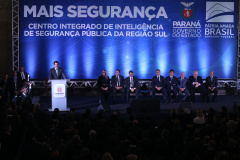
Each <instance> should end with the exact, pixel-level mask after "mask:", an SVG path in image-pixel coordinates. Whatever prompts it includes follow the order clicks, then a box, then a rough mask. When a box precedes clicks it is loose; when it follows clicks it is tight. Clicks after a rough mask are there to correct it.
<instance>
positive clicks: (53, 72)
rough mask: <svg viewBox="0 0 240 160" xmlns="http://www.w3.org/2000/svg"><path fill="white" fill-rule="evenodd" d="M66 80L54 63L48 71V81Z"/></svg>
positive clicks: (60, 69) (57, 64)
mask: <svg viewBox="0 0 240 160" xmlns="http://www.w3.org/2000/svg"><path fill="white" fill-rule="evenodd" d="M62 78H63V79H67V78H66V76H65V73H64V71H63V69H62V68H60V67H59V62H58V61H55V62H54V67H53V68H51V69H50V73H49V79H50V80H51V79H62Z"/></svg>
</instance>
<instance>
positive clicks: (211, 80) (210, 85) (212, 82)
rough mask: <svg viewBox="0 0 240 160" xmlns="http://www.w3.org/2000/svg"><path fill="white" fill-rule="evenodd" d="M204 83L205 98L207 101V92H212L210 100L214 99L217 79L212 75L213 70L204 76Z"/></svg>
mask: <svg viewBox="0 0 240 160" xmlns="http://www.w3.org/2000/svg"><path fill="white" fill-rule="evenodd" d="M206 85H207V100H208V101H209V94H211V93H214V95H213V98H212V101H213V102H214V101H216V98H217V94H218V88H217V86H218V79H217V77H215V76H214V72H213V71H211V72H210V76H208V77H207V78H206Z"/></svg>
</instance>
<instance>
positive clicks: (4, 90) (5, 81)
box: [1, 73, 10, 102]
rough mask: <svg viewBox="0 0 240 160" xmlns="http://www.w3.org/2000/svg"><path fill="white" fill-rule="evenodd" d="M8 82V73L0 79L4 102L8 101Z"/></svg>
mask: <svg viewBox="0 0 240 160" xmlns="http://www.w3.org/2000/svg"><path fill="white" fill-rule="evenodd" d="M9 84H10V78H9V76H8V74H7V73H6V74H4V78H3V79H2V81H1V86H2V99H3V101H4V102H7V101H8V93H9Z"/></svg>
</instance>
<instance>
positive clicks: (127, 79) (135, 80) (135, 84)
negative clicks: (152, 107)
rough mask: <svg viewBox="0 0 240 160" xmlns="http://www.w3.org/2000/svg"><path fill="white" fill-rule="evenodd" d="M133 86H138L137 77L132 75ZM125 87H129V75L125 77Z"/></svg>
mask: <svg viewBox="0 0 240 160" xmlns="http://www.w3.org/2000/svg"><path fill="white" fill-rule="evenodd" d="M133 83H134V84H133V88H138V79H137V78H136V77H134V76H133ZM125 87H126V88H130V77H127V78H126V79H125Z"/></svg>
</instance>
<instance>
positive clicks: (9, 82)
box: [0, 66, 30, 102]
mask: <svg viewBox="0 0 240 160" xmlns="http://www.w3.org/2000/svg"><path fill="white" fill-rule="evenodd" d="M27 79H29V77H28V74H27V72H25V71H24V67H23V66H21V67H20V71H19V72H17V71H16V70H14V71H13V75H12V76H9V75H8V74H5V75H4V77H3V79H2V80H1V81H0V95H1V98H2V99H3V101H4V102H7V101H8V100H9V99H10V101H11V102H12V101H13V100H14V98H15V97H16V96H18V97H22V98H24V99H26V97H27V96H28V95H29V94H30V92H28V91H29V84H28V80H27ZM15 100H16V98H15ZM15 100H14V101H15Z"/></svg>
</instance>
